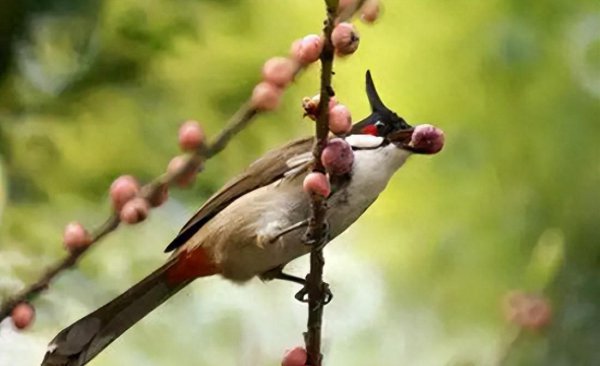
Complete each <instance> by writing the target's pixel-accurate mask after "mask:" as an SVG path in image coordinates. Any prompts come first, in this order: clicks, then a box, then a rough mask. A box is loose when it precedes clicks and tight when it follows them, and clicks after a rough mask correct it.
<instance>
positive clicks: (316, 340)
mask: <svg viewBox="0 0 600 366" xmlns="http://www.w3.org/2000/svg"><path fill="white" fill-rule="evenodd" d="M325 5H326V8H327V19H326V20H325V26H324V28H323V34H324V37H325V40H324V44H323V51H322V52H321V93H320V94H321V95H320V101H319V108H318V118H317V123H316V127H315V136H316V141H315V145H314V148H313V160H314V163H313V164H314V165H313V171H317V172H321V173H325V167H324V166H323V164H322V163H321V154H322V153H323V149H324V148H325V146H326V145H327V135H328V134H329V99H330V98H331V97H332V96H333V88H332V87H331V76H332V71H333V55H334V48H333V44H332V42H331V32H332V31H333V28H334V26H335V16H336V14H337V10H338V0H326V1H325ZM311 211H312V215H311V218H310V221H309V226H308V231H307V234H306V235H307V237H308V238H311V239H312V240H313V241H314V247H313V249H312V250H311V252H310V272H309V274H308V275H307V276H306V290H307V293H308V321H307V331H306V332H305V333H304V342H305V345H306V352H307V355H308V358H307V361H306V362H307V365H311V366H321V360H322V355H321V325H322V322H323V306H324V305H325V297H326V291H327V285H326V284H325V283H323V266H324V265H325V259H324V258H323V245H324V244H325V242H326V241H327V232H326V223H325V215H326V213H327V207H326V205H325V198H324V197H323V196H320V195H316V194H313V195H311Z"/></svg>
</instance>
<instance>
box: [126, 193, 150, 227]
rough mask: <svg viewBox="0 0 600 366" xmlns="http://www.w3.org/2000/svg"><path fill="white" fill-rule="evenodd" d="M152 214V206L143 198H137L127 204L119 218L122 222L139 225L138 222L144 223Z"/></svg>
mask: <svg viewBox="0 0 600 366" xmlns="http://www.w3.org/2000/svg"><path fill="white" fill-rule="evenodd" d="M149 213H150V204H149V203H148V201H146V200H145V199H143V198H142V197H136V198H134V199H132V200H130V201H129V202H127V203H126V204H125V205H124V206H123V208H122V209H121V212H120V214H119V217H120V218H121V221H123V222H125V223H127V224H137V223H138V222H141V221H144V220H145V219H146V218H147V217H148V214H149Z"/></svg>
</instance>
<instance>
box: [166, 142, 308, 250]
mask: <svg viewBox="0 0 600 366" xmlns="http://www.w3.org/2000/svg"><path fill="white" fill-rule="evenodd" d="M313 141H314V138H313V137H307V138H303V139H299V140H295V141H292V142H290V143H289V144H287V145H285V146H283V147H281V148H279V149H275V150H272V151H270V152H268V153H267V154H266V155H264V156H263V157H262V158H260V159H258V160H256V161H255V162H254V163H252V164H251V165H250V166H249V167H248V168H247V169H246V170H245V171H244V172H243V173H242V174H240V175H239V176H237V177H236V178H234V179H232V180H230V181H229V182H228V183H227V184H225V186H223V188H221V189H220V190H219V191H217V192H216V193H215V194H213V195H212V196H211V197H210V198H209V199H208V200H207V201H206V202H205V203H204V205H202V207H200V209H199V210H198V212H196V214H195V215H194V216H193V217H192V218H191V219H190V220H189V221H188V222H187V223H186V224H185V225H184V226H183V228H182V229H181V231H180V232H179V234H178V235H177V237H176V238H175V239H173V241H172V242H171V243H170V244H169V245H168V246H167V248H166V249H165V252H171V251H173V250H175V249H177V248H178V247H180V246H181V245H183V244H185V242H187V241H188V240H189V239H190V238H191V237H192V236H193V235H194V234H195V233H196V232H197V231H198V230H199V229H200V228H201V227H202V225H204V224H205V223H206V222H207V221H208V220H210V219H211V218H212V217H213V216H214V215H216V214H217V213H218V212H220V211H221V210H223V209H224V208H225V207H227V206H228V205H229V204H231V203H232V202H233V201H235V200H236V199H237V198H238V197H241V196H243V195H244V194H246V193H248V192H250V191H253V190H255V189H257V188H260V187H263V186H266V185H269V184H271V183H273V182H274V181H276V180H278V179H280V178H282V177H283V176H284V175H285V174H286V172H288V171H289V170H290V169H295V168H298V166H299V164H302V163H305V162H306V160H305V159H294V158H295V157H297V156H299V155H302V154H303V153H306V152H308V151H310V149H311V147H312V145H313ZM290 159H291V160H290ZM259 172H260V174H259Z"/></svg>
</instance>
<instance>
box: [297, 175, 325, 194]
mask: <svg viewBox="0 0 600 366" xmlns="http://www.w3.org/2000/svg"><path fill="white" fill-rule="evenodd" d="M303 188H304V191H305V192H306V193H311V194H312V193H315V194H318V195H321V196H323V197H328V196H329V194H330V193H331V187H330V185H329V180H328V179H327V177H326V176H325V174H323V173H319V172H312V173H308V175H307V176H306V177H305V178H304V183H303Z"/></svg>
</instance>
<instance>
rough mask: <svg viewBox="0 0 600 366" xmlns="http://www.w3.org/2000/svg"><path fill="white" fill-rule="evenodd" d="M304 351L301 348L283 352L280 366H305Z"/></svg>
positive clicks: (305, 356)
mask: <svg viewBox="0 0 600 366" xmlns="http://www.w3.org/2000/svg"><path fill="white" fill-rule="evenodd" d="M306 358H307V355H306V351H305V350H304V348H302V347H295V348H292V349H289V350H287V351H285V354H284V355H283V361H281V366H304V365H306Z"/></svg>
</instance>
